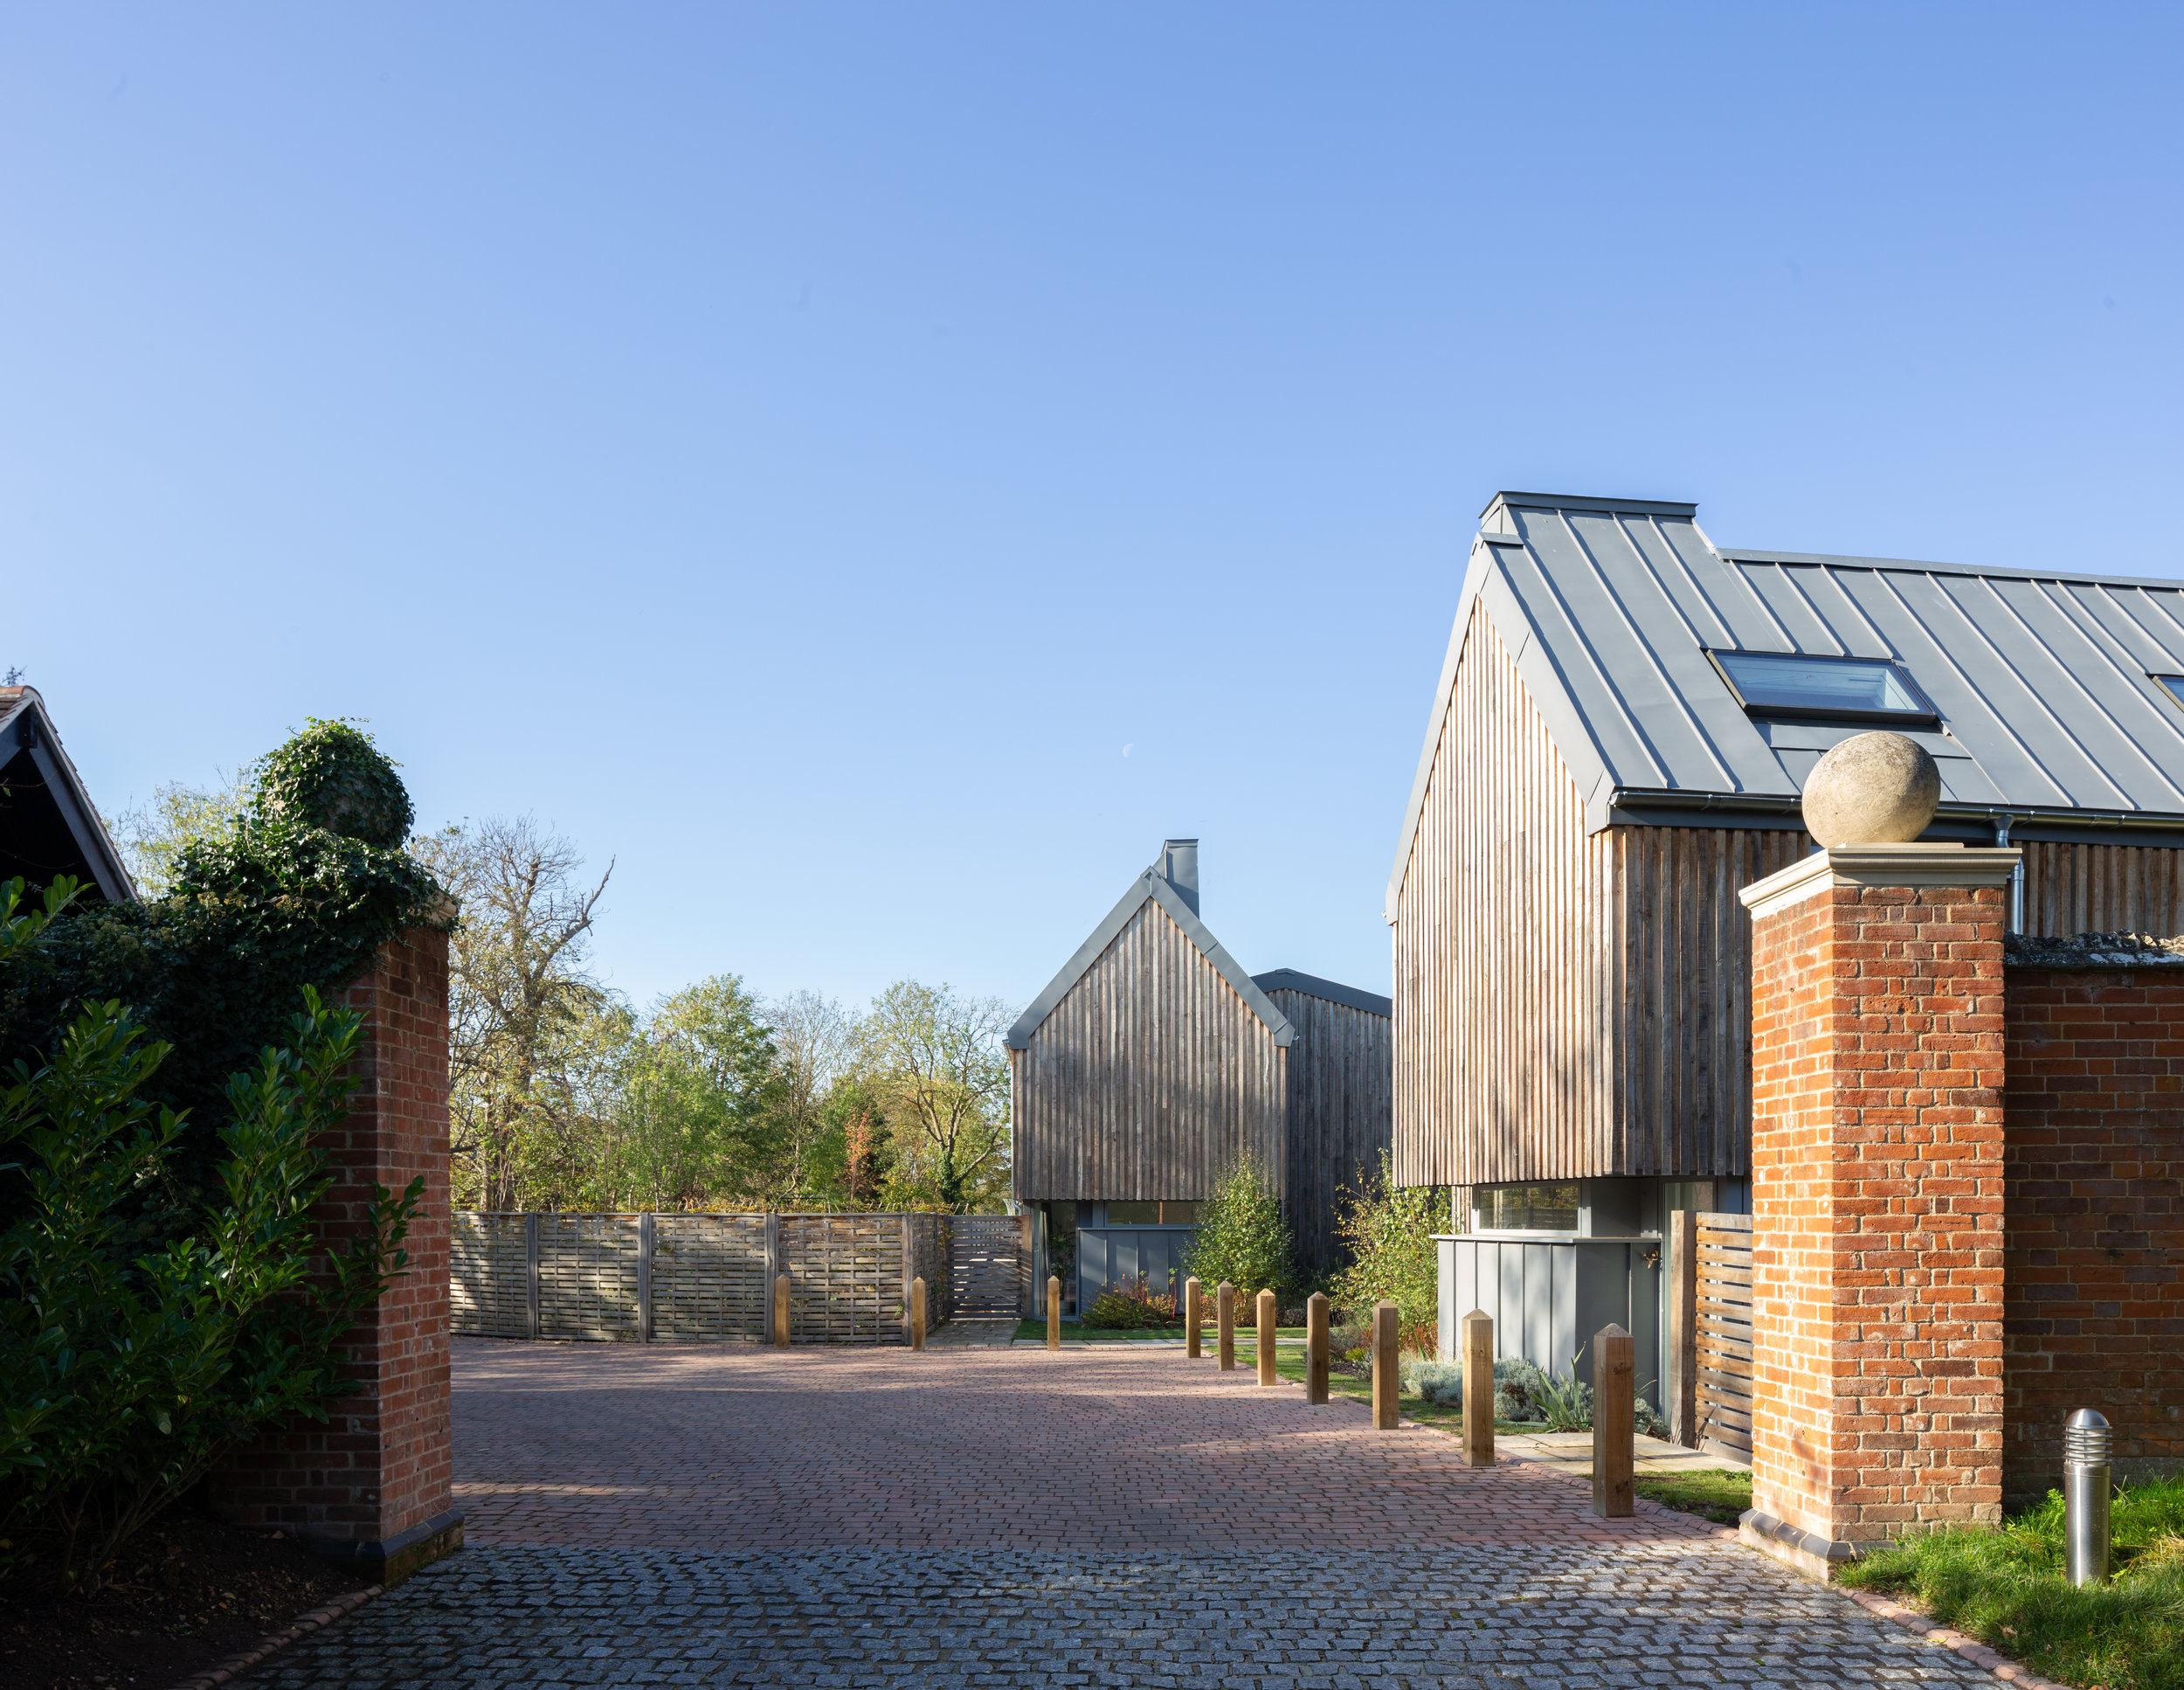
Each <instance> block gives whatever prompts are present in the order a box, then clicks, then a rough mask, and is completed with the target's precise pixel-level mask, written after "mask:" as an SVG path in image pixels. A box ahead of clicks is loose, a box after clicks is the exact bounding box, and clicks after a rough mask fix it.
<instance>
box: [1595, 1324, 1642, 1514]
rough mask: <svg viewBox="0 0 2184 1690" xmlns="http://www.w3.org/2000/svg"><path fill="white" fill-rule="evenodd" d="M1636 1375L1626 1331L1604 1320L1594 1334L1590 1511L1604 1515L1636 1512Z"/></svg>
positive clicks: (1632, 1353)
mask: <svg viewBox="0 0 2184 1690" xmlns="http://www.w3.org/2000/svg"><path fill="white" fill-rule="evenodd" d="M1637 1378H1638V1358H1637V1354H1636V1351H1635V1347H1634V1346H1633V1345H1632V1343H1631V1340H1630V1334H1629V1333H1627V1332H1625V1331H1624V1330H1623V1329H1622V1328H1621V1326H1616V1325H1614V1323H1612V1322H1611V1323H1610V1324H1608V1325H1607V1326H1602V1327H1601V1328H1600V1331H1599V1332H1598V1333H1594V1334H1593V1513H1596V1514H1598V1515H1600V1518H1601V1519H1603V1520H1628V1519H1629V1518H1630V1517H1631V1516H1632V1515H1633V1514H1635V1513H1636V1512H1637V1509H1636V1507H1635V1505H1634V1504H1633V1503H1632V1501H1631V1492H1630V1464H1631V1457H1632V1450H1631V1439H1632V1436H1633V1433H1634V1430H1635V1429H1634V1427H1633V1426H1632V1424H1631V1419H1632V1415H1631V1408H1632V1404H1633V1402H1634V1400H1635V1397H1636V1396H1637Z"/></svg>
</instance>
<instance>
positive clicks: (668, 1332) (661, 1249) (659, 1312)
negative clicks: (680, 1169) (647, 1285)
mask: <svg viewBox="0 0 2184 1690" xmlns="http://www.w3.org/2000/svg"><path fill="white" fill-rule="evenodd" d="M766 1296H767V1279H766V1217H765V1216H763V1215H659V1216H654V1217H653V1337H655V1338H747V1339H750V1340H752V1341H753V1342H760V1341H763V1340H764V1338H765V1336H766Z"/></svg>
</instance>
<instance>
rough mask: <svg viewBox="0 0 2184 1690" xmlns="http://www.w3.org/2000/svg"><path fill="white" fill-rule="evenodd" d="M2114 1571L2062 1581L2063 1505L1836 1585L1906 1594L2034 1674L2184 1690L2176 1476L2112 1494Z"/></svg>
mask: <svg viewBox="0 0 2184 1690" xmlns="http://www.w3.org/2000/svg"><path fill="white" fill-rule="evenodd" d="M2109 1528H2110V1538H2111V1557H2112V1561H2113V1563H2114V1565H2115V1568H2116V1573H2115V1576H2114V1577H2112V1578H2111V1580H2110V1581H2109V1582H2108V1583H2105V1584H2096V1585H2089V1586H2087V1587H2086V1588H2084V1590H2079V1589H2076V1588H2074V1587H2072V1586H2071V1585H2070V1584H2068V1583H2065V1582H2064V1581H2063V1499H2062V1497H2061V1496H2060V1495H2059V1494H2057V1493H2054V1492H2049V1495H2048V1500H2046V1501H2045V1502H2044V1503H2042V1505H2040V1506H2038V1507H2036V1508H2033V1509H2030V1510H2028V1511H2027V1512H2025V1513H2021V1514H2018V1515H2016V1516H2015V1518H2013V1519H2011V1520H2009V1521H2008V1522H2007V1523H2006V1524H2005V1525H2003V1526H2002V1527H2000V1528H1999V1529H1998V1528H1995V1527H1953V1528H1948V1529H1943V1530H1937V1531H1932V1532H1927V1533H1921V1534H1916V1535H1913V1536H1911V1537H1907V1538H1905V1539H1904V1540H1903V1541H1901V1542H1899V1543H1897V1544H1896V1545H1895V1546H1894V1547H1892V1548H1886V1549H1881V1550H1877V1551H1876V1552H1874V1553H1872V1554H1870V1555H1866V1556H1865V1557H1864V1558H1863V1559H1862V1560H1859V1561H1855V1562H1851V1563H1850V1564H1849V1566H1848V1567H1846V1568H1844V1569H1842V1572H1841V1573H1840V1574H1839V1575H1838V1576H1839V1577H1840V1578H1841V1580H1842V1583H1845V1584H1849V1585H1856V1586H1863V1587H1866V1588H1868V1589H1875V1588H1877V1589H1882V1590H1897V1591H1902V1592H1905V1593H1907V1594H1909V1595H1911V1596H1914V1597H1915V1598H1916V1599H1917V1600H1918V1603H1919V1604H1920V1605H1921V1606H1922V1607H1924V1608H1925V1610H1927V1612H1929V1613H1930V1614H1932V1616H1933V1617H1934V1618H1936V1619H1938V1620H1939V1621H1940V1622H1941V1623H1942V1624H1946V1625H1953V1626H1955V1627H1957V1628H1958V1629H1959V1630H1961V1631H1968V1632H1970V1633H1971V1634H1972V1635H1973V1637H1975V1638H1979V1639H1980V1641H1981V1642H1983V1643H1985V1644H1987V1645H1989V1646H1991V1647H1993V1648H1995V1649H1998V1650H2000V1651H2001V1652H2003V1653H2004V1654H2008V1655H2012V1656H2015V1658H2016V1659H2019V1660H2022V1661H2023V1662H2024V1663H2025V1664H2026V1665H2027V1666H2030V1667H2032V1668H2033V1669H2034V1670H2035V1672H2038V1673H2046V1674H2049V1675H2050V1676H2052V1677H2054V1678H2057V1679H2062V1680H2067V1681H2068V1682H2070V1683H2073V1684H2095V1685H2103V1686H2106V1687H2108V1690H2178V1687H2184V1479H2160V1480H2156V1481H2153V1482H2151V1483H2148V1484H2144V1485H2132V1486H2122V1487H2120V1488H2119V1489H2118V1492H2117V1493H2116V1496H2115V1500H2114V1501H2113V1503H2112V1504H2111V1513H2110V1520H2109Z"/></svg>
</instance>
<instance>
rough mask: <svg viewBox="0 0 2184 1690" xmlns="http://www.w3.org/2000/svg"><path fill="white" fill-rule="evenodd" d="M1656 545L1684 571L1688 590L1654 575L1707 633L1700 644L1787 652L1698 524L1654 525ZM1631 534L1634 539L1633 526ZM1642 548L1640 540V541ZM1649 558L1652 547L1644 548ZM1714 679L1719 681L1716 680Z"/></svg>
mask: <svg viewBox="0 0 2184 1690" xmlns="http://www.w3.org/2000/svg"><path fill="white" fill-rule="evenodd" d="M1653 528H1654V531H1655V540H1656V542H1657V543H1665V544H1666V548H1667V549H1668V551H1670V552H1671V553H1672V554H1673V555H1674V557H1675V558H1676V561H1677V563H1679V564H1682V565H1683V572H1684V574H1685V576H1686V577H1687V578H1688V580H1689V582H1690V585H1688V586H1678V585H1676V573H1675V571H1671V570H1669V569H1668V568H1666V567H1663V568H1662V570H1661V571H1659V572H1660V573H1661V575H1662V578H1664V579H1666V580H1668V581H1669V583H1670V584H1671V589H1672V590H1673V591H1674V592H1676V597H1677V601H1678V602H1679V603H1680V604H1683V606H1684V608H1685V611H1686V613H1687V614H1689V615H1690V618H1691V620H1692V621H1693V623H1694V624H1695V625H1696V626H1697V627H1699V628H1701V629H1702V630H1711V632H1709V633H1707V634H1706V638H1705V640H1704V643H1705V644H1707V645H1709V646H1726V647H1730V648H1734V649H1736V650H1739V651H1787V650H1788V649H1789V641H1787V640H1786V639H1784V638H1783V635H1782V629H1781V627H1780V622H1779V621H1778V620H1777V619H1776V617H1775V616H1774V614H1773V612H1772V611H1771V610H1769V609H1768V607H1767V606H1766V603H1765V602H1764V601H1763V600H1762V599H1760V597H1759V593H1758V592H1755V591H1754V590H1753V588H1752V583H1751V582H1750V581H1749V580H1747V579H1746V578H1745V572H1744V571H1742V570H1741V569H1739V568H1738V566H1737V565H1736V564H1731V563H1729V562H1727V561H1726V560H1724V558H1720V557H1719V556H1717V554H1716V553H1715V552H1714V551H1712V549H1711V548H1710V547H1709V546H1708V545H1707V544H1706V541H1705V539H1704V537H1702V536H1701V535H1700V533H1699V531H1698V524H1697V523H1688V522H1686V523H1677V522H1666V521H1657V522H1655V523H1654V524H1653ZM1632 531H1633V532H1634V534H1636V533H1637V530H1636V525H1635V524H1634V525H1633V530H1632ZM1640 538H1641V544H1642V536H1640ZM1646 550H1647V553H1648V557H1651V556H1652V549H1651V547H1647V548H1646ZM1717 679H1718V677H1717Z"/></svg>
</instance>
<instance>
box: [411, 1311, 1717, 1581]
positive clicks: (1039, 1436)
mask: <svg viewBox="0 0 2184 1690" xmlns="http://www.w3.org/2000/svg"><path fill="white" fill-rule="evenodd" d="M454 1351H455V1387H456V1388H455V1393H454V1423H455V1428H454V1429H455V1500H456V1501H457V1503H458V1504H459V1505H460V1506H463V1507H464V1508H465V1509H466V1510H467V1513H468V1518H467V1522H466V1526H465V1534H466V1536H467V1540H468V1541H470V1542H471V1543H473V1544H480V1545H485V1544H529V1545H603V1546H604V1545H616V1546H623V1547H630V1548H663V1549H666V1548H674V1549H704V1550H713V1551H722V1550H743V1549H753V1550H757V1549H771V1550H778V1551H795V1550H804V1549H819V1548H837V1547H847V1546H854V1547H860V1548H925V1549H946V1548H1068V1547H1071V1546H1075V1545H1084V1544H1096V1545H1097V1546H1099V1547H1100V1548H1104V1549H1107V1550H1109V1551H1111V1552H1115V1553H1135V1552H1141V1551H1144V1552H1150V1551H1159V1550H1184V1549H1195V1550H1206V1551H1218V1550H1224V1549H1227V1550H1248V1549H1257V1548H1264V1547H1265V1546H1266V1545H1267V1544H1268V1543H1271V1542H1282V1543H1289V1544H1296V1545H1306V1546H1313V1547H1322V1548H1380V1547H1383V1546H1386V1545H1390V1544H1396V1543H1406V1542H1408V1543H1427V1544H1482V1543H1484V1544H1506V1545H1517V1544H1524V1543H1535V1542H1553V1543H1562V1544H1567V1543H1579V1542H1586V1541H1596V1542H1622V1541H1635V1540H1641V1539H1642V1540H1651V1539H1657V1538H1662V1537H1677V1536H1683V1537H1689V1536H1692V1535H1694V1534H1698V1535H1709V1536H1711V1534H1712V1533H1713V1531H1714V1529H1715V1528H1714V1527H1711V1526H1710V1525H1708V1524H1707V1523H1706V1522H1704V1521H1703V1520H1695V1519H1693V1518H1692V1517H1690V1516H1689V1515H1685V1514H1679V1513H1671V1512H1669V1510H1666V1509H1662V1508H1657V1507H1655V1506H1654V1505H1652V1504H1650V1503H1645V1504H1641V1512H1640V1514H1639V1516H1638V1517H1637V1518H1636V1519H1635V1520H1600V1519H1598V1518H1596V1517H1594V1515H1593V1512H1592V1497H1591V1493H1590V1491H1589V1489H1587V1488H1586V1487H1584V1486H1579V1485H1575V1484H1572V1483H1571V1482H1570V1481H1569V1480H1568V1479H1565V1478H1564V1477H1561V1476H1559V1475H1558V1474H1555V1473H1553V1472H1549V1471H1547V1470H1546V1469H1545V1468H1543V1467H1541V1466H1538V1465H1531V1464H1526V1463H1522V1462H1517V1461H1506V1460H1505V1461H1503V1463H1502V1464H1501V1465H1498V1466H1496V1467H1492V1468H1487V1469H1483V1470H1476V1471H1475V1470H1473V1469H1471V1468H1469V1467H1467V1466H1466V1465H1464V1463H1463V1452H1462V1445H1461V1444H1460V1443H1459V1442H1458V1441H1457V1440H1456V1439H1455V1438H1454V1437H1449V1436H1448V1435H1446V1434H1444V1433H1441V1432H1437V1431H1433V1430H1427V1429H1425V1428H1423V1427H1418V1426H1409V1427H1406V1428H1404V1429H1402V1430H1396V1431H1390V1432H1381V1431H1375V1430H1373V1429H1372V1423H1371V1416H1370V1414H1369V1412H1368V1410H1367V1409H1365V1407H1364V1406H1363V1405H1362V1404H1359V1403H1354V1402H1351V1401H1347V1400H1344V1399H1339V1398H1338V1399H1337V1400H1336V1401H1334V1402H1332V1403H1328V1404H1326V1405H1325V1406H1324V1407H1320V1408H1311V1407H1309V1406H1307V1404H1306V1403H1305V1401H1304V1392H1303V1389H1302V1388H1301V1387H1299V1386H1296V1385H1294V1384H1289V1383H1288V1382H1282V1383H1280V1384H1276V1385H1274V1386H1261V1385H1260V1384H1259V1383H1258V1382H1257V1380H1256V1376H1255V1375H1253V1374H1250V1373H1247V1372H1244V1371H1242V1370H1241V1369H1240V1370H1239V1371H1237V1372H1234V1373H1227V1374H1225V1373H1222V1372H1221V1371H1220V1369H1219V1368H1218V1367H1217V1366H1216V1365H1215V1363H1214V1362H1213V1360H1212V1359H1211V1358H1210V1357H1209V1358H1201V1359H1199V1360H1198V1361H1192V1360H1191V1359H1189V1358H1188V1357H1186V1356H1184V1355H1182V1354H1179V1353H1177V1352H1151V1353H1148V1352H1145V1351H1143V1350H1137V1349H1136V1348H1135V1347H1116V1346H1106V1347H1085V1348H1083V1349H1078V1350H1063V1351H1061V1352H1059V1353H1056V1354H1049V1353H1047V1352H1046V1351H1043V1350H1042V1351H1035V1352H1031V1353H1028V1354H1027V1353H1026V1352H1023V1351H1019V1350H1016V1349H1013V1348H1012V1349H1008V1350H992V1349H970V1348H964V1349H954V1350H936V1349H930V1348H929V1349H927V1350H925V1351H924V1352H923V1353H922V1354H919V1353H916V1352H913V1351H911V1350H909V1349H907V1348H901V1347H893V1346H889V1347H870V1348H859V1347H847V1346H844V1347H820V1346H816V1345H815V1346H812V1347H806V1348H791V1349H787V1350H775V1349H764V1348H757V1347H749V1346H718V1345H698V1344H688V1345H662V1344H653V1345H638V1344H533V1343H518V1342H496V1341H494V1340H489V1339H462V1340H457V1341H456V1344H455V1346H454Z"/></svg>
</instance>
